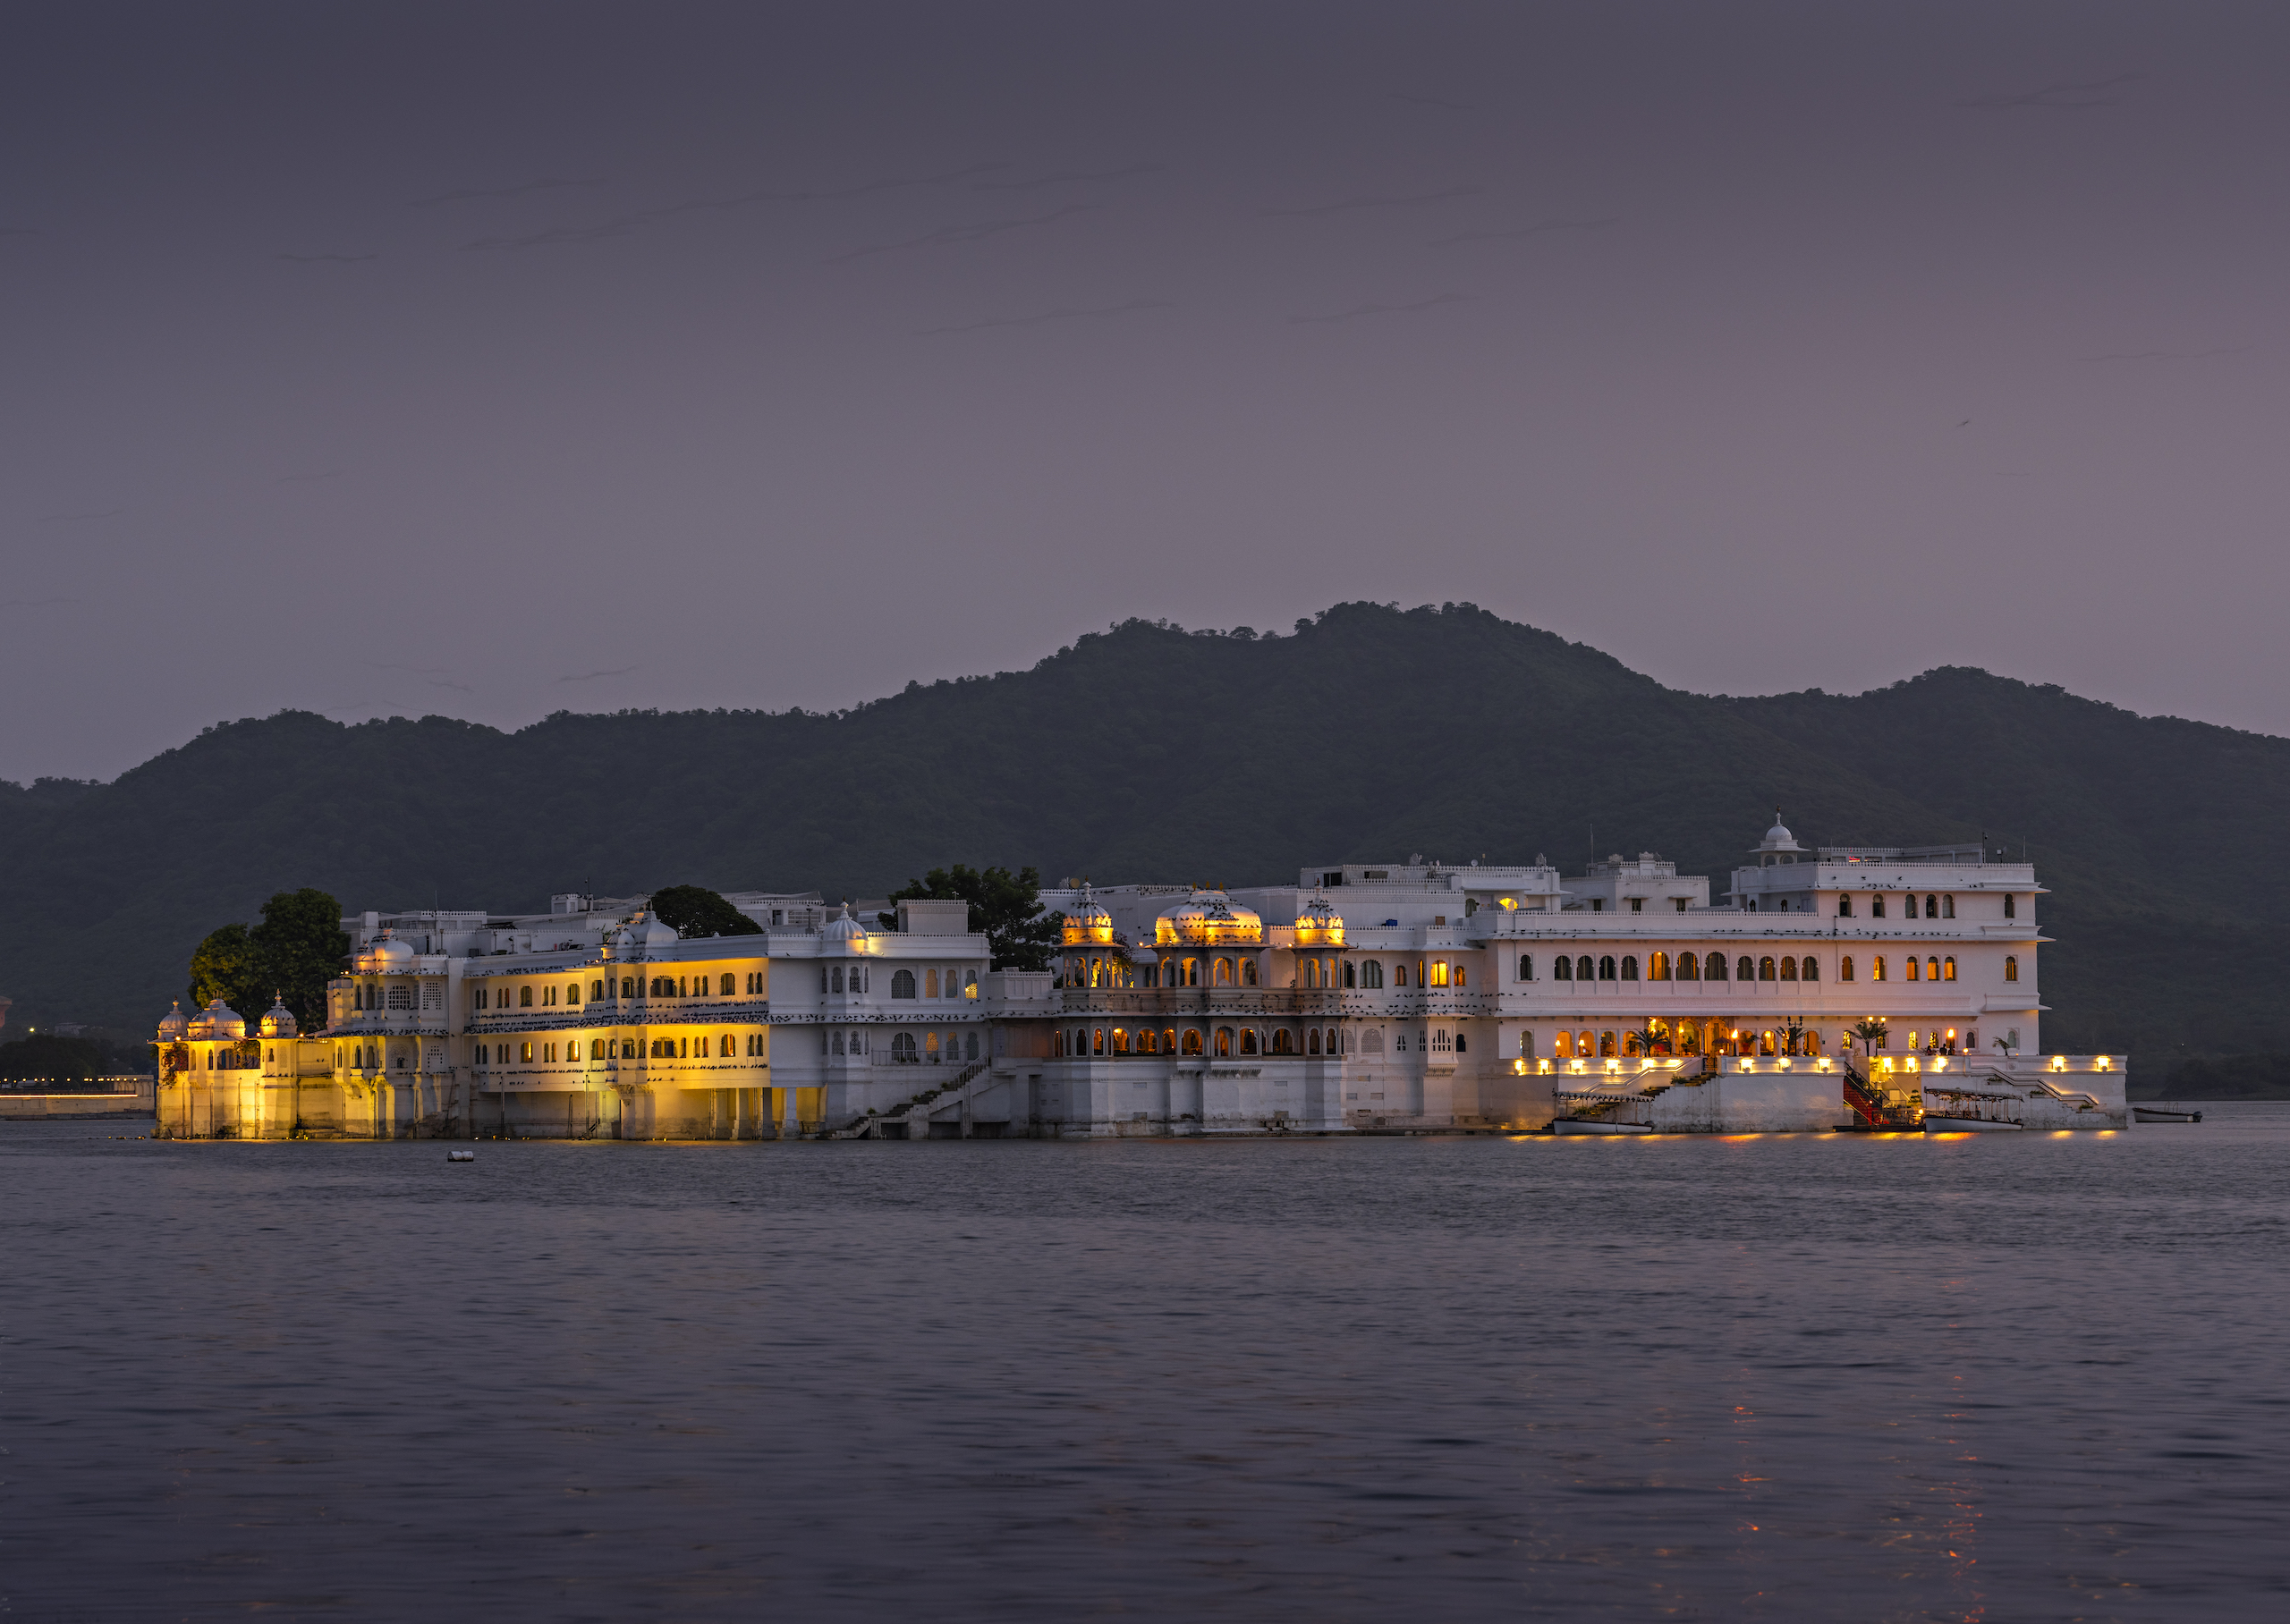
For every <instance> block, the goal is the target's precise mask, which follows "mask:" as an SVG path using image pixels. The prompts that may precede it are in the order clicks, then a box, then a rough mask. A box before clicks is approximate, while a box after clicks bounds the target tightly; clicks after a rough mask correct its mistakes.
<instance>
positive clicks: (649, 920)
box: [605, 913, 683, 959]
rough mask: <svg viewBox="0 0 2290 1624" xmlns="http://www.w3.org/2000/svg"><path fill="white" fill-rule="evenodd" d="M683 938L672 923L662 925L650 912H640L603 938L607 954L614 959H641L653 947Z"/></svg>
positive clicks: (647, 954) (663, 945) (662, 945)
mask: <svg viewBox="0 0 2290 1624" xmlns="http://www.w3.org/2000/svg"><path fill="white" fill-rule="evenodd" d="M681 941H683V937H682V936H680V935H677V934H676V927H675V926H673V925H664V924H662V923H661V922H660V920H659V918H657V916H656V915H653V914H650V913H640V914H638V915H636V916H635V917H634V918H632V919H630V920H629V921H628V923H627V924H625V925H623V926H621V927H620V928H619V929H618V930H616V931H614V932H613V933H612V934H611V935H607V936H606V938H605V946H606V950H607V956H608V957H611V958H616V959H642V958H645V957H648V956H649V952H650V950H651V949H653V948H657V947H666V946H667V944H668V943H671V942H681Z"/></svg>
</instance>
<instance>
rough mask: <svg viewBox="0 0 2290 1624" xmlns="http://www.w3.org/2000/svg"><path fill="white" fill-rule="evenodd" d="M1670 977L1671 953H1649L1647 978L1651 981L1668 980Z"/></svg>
mask: <svg viewBox="0 0 2290 1624" xmlns="http://www.w3.org/2000/svg"><path fill="white" fill-rule="evenodd" d="M1669 978H1670V956H1669V954H1667V953H1649V954H1648V955H1647V956H1646V979H1647V980H1649V981H1667V980H1668V979H1669Z"/></svg>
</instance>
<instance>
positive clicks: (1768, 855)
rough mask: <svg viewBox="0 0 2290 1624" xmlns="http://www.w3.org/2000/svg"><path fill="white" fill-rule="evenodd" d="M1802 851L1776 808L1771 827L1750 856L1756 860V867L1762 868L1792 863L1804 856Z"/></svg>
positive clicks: (1779, 809) (1779, 810)
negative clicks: (1771, 864)
mask: <svg viewBox="0 0 2290 1624" xmlns="http://www.w3.org/2000/svg"><path fill="white" fill-rule="evenodd" d="M1804 850H1805V849H1804V848H1803V847H1802V846H1800V845H1799V844H1798V843H1797V837H1796V836H1795V835H1794V834H1792V833H1789V826H1788V825H1786V824H1785V823H1783V822H1782V821H1781V808H1778V807H1776V808H1773V827H1772V828H1770V829H1768V830H1767V831H1766V832H1765V839H1764V840H1763V841H1761V842H1759V843H1758V846H1757V849H1756V850H1753V851H1751V853H1750V855H1751V857H1753V858H1755V859H1757V860H1758V867H1760V868H1762V867H1765V865H1767V864H1768V863H1794V862H1795V861H1796V860H1797V859H1798V858H1800V857H1802V855H1804Z"/></svg>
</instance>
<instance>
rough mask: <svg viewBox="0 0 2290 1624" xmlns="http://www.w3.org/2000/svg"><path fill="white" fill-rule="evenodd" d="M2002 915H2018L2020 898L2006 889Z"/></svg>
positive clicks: (2006, 916)
mask: <svg viewBox="0 0 2290 1624" xmlns="http://www.w3.org/2000/svg"><path fill="white" fill-rule="evenodd" d="M2004 917H2005V918H2007V919H2016V918H2019V917H2020V899H2019V898H2017V897H2015V896H2014V895H2013V894H2012V893H2011V892H2008V891H2007V892H2005V893H2004Z"/></svg>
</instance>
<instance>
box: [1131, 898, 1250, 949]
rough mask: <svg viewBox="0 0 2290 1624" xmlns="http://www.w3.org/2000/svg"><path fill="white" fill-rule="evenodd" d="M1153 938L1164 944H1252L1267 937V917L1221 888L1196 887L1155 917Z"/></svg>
mask: <svg viewBox="0 0 2290 1624" xmlns="http://www.w3.org/2000/svg"><path fill="white" fill-rule="evenodd" d="M1153 940H1154V941H1155V942H1157V943H1159V944H1160V945H1162V946H1164V947H1177V946H1185V947H1223V946H1227V945H1235V946H1251V947H1252V946H1256V945H1258V944H1260V943H1262V942H1263V941H1264V921H1263V920H1262V919H1260V918H1258V917H1257V915H1256V914H1255V913H1254V912H1253V911H1252V910H1251V909H1246V908H1238V907H1235V906H1234V903H1233V900H1232V899H1231V898H1230V897H1227V896H1226V894H1225V893H1224V892H1222V891H1221V890H1219V891H1196V892H1193V893H1192V896H1190V897H1188V898H1187V899H1186V900H1185V901H1182V902H1180V903H1178V904H1177V905H1176V906H1175V908H1172V909H1168V910H1167V911H1166V913H1164V914H1162V915H1161V917H1160V918H1158V919H1156V920H1154V921H1153Z"/></svg>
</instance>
